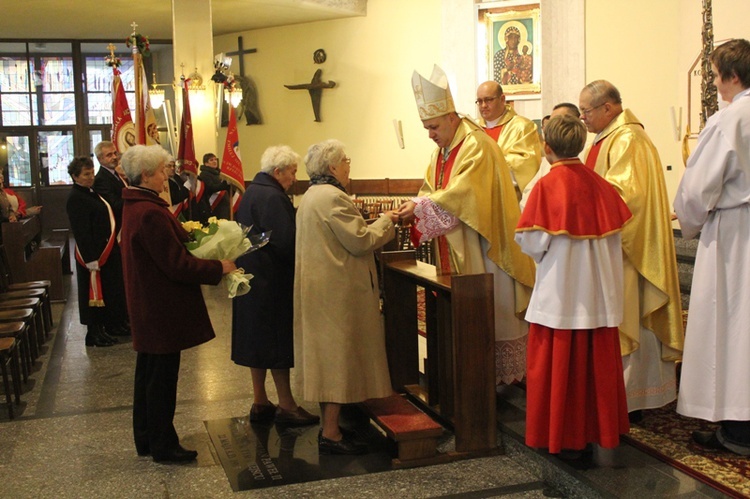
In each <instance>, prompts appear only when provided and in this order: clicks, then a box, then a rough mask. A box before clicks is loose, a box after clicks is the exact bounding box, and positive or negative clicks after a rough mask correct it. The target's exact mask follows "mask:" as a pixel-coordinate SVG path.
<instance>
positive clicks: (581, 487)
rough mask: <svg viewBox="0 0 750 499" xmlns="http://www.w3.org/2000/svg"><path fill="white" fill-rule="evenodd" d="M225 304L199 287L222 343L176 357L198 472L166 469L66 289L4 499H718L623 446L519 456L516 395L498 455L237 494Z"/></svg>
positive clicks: (9, 453) (20, 419)
mask: <svg viewBox="0 0 750 499" xmlns="http://www.w3.org/2000/svg"><path fill="white" fill-rule="evenodd" d="M66 279H67V281H68V285H69V286H73V285H74V283H73V282H72V281H73V280H72V279H70V277H67V278H66ZM222 293H223V289H222V288H210V287H207V288H204V294H205V296H206V301H207V304H208V306H209V311H210V313H211V317H212V321H213V324H214V327H215V329H216V332H217V338H216V339H214V340H213V341H211V342H209V343H207V344H205V345H202V346H200V347H197V348H194V349H191V350H188V351H186V352H183V355H182V363H181V371H180V384H179V390H178V404H177V414H176V417H175V424H176V427H177V429H178V432H179V434H180V437H181V440H182V443H183V445H184V446H185V447H187V448H194V449H197V450H198V451H199V456H198V461H197V463H193V464H189V465H182V466H180V465H162V464H157V463H154V462H153V461H152V460H151V459H150V458H148V457H138V456H137V455H136V453H135V449H134V447H133V442H132V434H131V409H132V402H131V398H132V384H133V370H134V363H135V353H134V352H133V350H132V346H131V345H130V344H129V343H124V344H120V345H117V346H114V347H111V348H87V347H85V346H84V342H83V339H84V328H83V327H82V326H81V325H80V324H79V323H78V312H77V304H76V303H75V292H74V291H73V290H69V292H68V296H69V297H71V299H70V300H69V301H68V302H67V303H66V304H56V305H54V312H55V316H56V326H57V327H56V330H55V331H54V334H53V336H52V338H51V339H50V340H49V341H48V342H47V344H46V345H45V349H44V353H43V355H42V357H41V358H40V361H39V362H38V363H37V367H36V370H35V371H34V372H33V373H32V376H31V380H30V383H29V385H27V386H26V387H25V392H24V393H23V394H22V400H23V405H22V406H21V407H20V411H19V412H20V414H19V415H18V416H17V418H16V419H15V420H13V421H8V419H7V414H6V412H5V409H4V408H2V409H0V442H1V443H0V497H13V498H27V497H28V498H32V497H33V498H39V497H50V498H52V497H54V498H65V497H117V498H119V497H128V498H129V497H190V498H192V497H393V498H395V497H440V496H452V497H467V498H468V497H545V496H555V497H563V496H565V497H582V496H588V497H657V496H658V497H706V496H708V497H720V494H718V493H716V492H714V491H713V490H711V489H708V488H707V487H705V486H703V485H701V484H699V483H698V482H696V481H694V480H692V479H690V478H689V477H687V476H686V475H684V474H682V473H680V472H678V471H676V470H674V469H672V468H670V467H668V466H665V465H663V464H661V463H659V462H658V461H655V460H653V459H651V458H649V457H647V456H644V455H643V454H642V453H640V452H638V451H636V450H635V449H632V448H630V447H622V448H621V449H618V452H617V453H615V454H614V455H607V456H603V457H602V459H603V460H604V461H610V463H609V465H613V466H614V467H610V466H607V467H602V466H599V465H592V467H590V468H589V469H585V470H576V469H573V468H571V467H569V466H568V465H567V464H565V463H561V462H558V461H557V460H555V459H551V458H549V456H546V455H544V454H543V453H539V452H534V451H531V450H529V449H527V448H525V447H524V446H523V445H521V444H520V443H519V440H518V439H519V437H520V435H522V434H523V423H522V420H523V413H522V408H523V397H522V395H521V394H520V393H518V392H517V391H513V390H510V391H508V392H507V393H505V394H504V395H503V400H504V402H502V403H501V406H500V409H501V410H500V411H499V414H500V418H501V420H502V424H501V429H502V431H503V432H504V433H505V434H504V435H502V436H501V439H502V442H501V446H502V448H503V449H505V451H506V452H507V453H506V454H505V455H501V456H496V457H489V458H482V459H473V460H468V461H459V462H454V463H451V464H446V465H438V466H431V467H425V468H418V469H412V470H398V471H387V472H383V473H373V474H367V475H361V476H356V477H347V478H339V479H330V480H323V481H317V482H308V483H302V484H295V485H287V486H281V487H275V488H270V489H262V490H258V491H246V492H237V493H235V492H233V491H232V489H231V487H230V485H229V481H228V479H227V476H226V474H225V473H224V470H223V468H222V467H221V466H220V465H219V461H218V459H217V457H216V456H217V454H216V452H215V450H214V448H213V446H212V444H211V442H210V439H209V436H208V434H207V432H206V428H205V424H204V421H206V420H218V419H225V418H233V417H238V416H243V415H245V414H247V412H248V410H249V407H250V403H251V402H250V400H251V384H250V373H249V370H248V369H247V368H244V367H239V366H236V365H235V364H234V363H232V362H231V360H230V359H229V352H230V341H231V334H230V321H231V304H230V302H229V300H227V299H226V298H224V297H223V296H222ZM268 385H269V386H268V387H269V391H270V392H271V394H272V396H273V383H271V382H270V380H269V383H268ZM305 405H307V406H308V408H309V409H311V410H313V409H314V408H313V407H312V406H310V405H309V404H305Z"/></svg>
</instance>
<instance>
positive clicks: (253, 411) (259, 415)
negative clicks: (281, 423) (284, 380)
mask: <svg viewBox="0 0 750 499" xmlns="http://www.w3.org/2000/svg"><path fill="white" fill-rule="evenodd" d="M275 417H276V406H275V405H273V404H271V403H268V404H253V405H252V407H250V422H251V423H270V422H272V421H273V418H275Z"/></svg>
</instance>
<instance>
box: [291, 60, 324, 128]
mask: <svg viewBox="0 0 750 499" xmlns="http://www.w3.org/2000/svg"><path fill="white" fill-rule="evenodd" d="M322 74H323V70H322V69H318V70H317V71H315V76H313V78H312V81H311V82H310V83H303V84H300V85H284V86H285V87H286V88H288V89H289V90H307V91H308V92H310V100H311V101H312V107H313V113H315V121H320V98H321V97H322V96H323V89H324V88H333V87H335V86H336V82H335V81H323V78H322V77H321V75H322Z"/></svg>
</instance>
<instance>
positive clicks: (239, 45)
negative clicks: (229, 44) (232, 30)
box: [226, 36, 258, 76]
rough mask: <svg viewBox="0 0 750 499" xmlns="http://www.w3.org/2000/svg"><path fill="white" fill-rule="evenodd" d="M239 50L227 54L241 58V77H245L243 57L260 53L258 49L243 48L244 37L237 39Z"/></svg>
mask: <svg viewBox="0 0 750 499" xmlns="http://www.w3.org/2000/svg"><path fill="white" fill-rule="evenodd" d="M237 47H238V48H237V50H236V51H235V52H227V53H226V54H227V55H238V56H240V57H239V59H240V76H245V58H244V57H243V56H244V55H245V54H254V53H256V52H257V51H258V49H247V50H245V48H244V47H243V46H242V37H241V36H238V37H237Z"/></svg>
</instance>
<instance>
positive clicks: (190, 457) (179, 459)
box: [153, 445, 198, 463]
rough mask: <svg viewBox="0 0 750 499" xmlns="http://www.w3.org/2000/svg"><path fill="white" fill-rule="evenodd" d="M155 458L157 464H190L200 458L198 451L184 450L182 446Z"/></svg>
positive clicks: (155, 455) (156, 455)
mask: <svg viewBox="0 0 750 499" xmlns="http://www.w3.org/2000/svg"><path fill="white" fill-rule="evenodd" d="M153 456H154V461H155V462H157V463H188V462H190V461H195V459H196V458H197V457H198V451H194V450H187V449H183V448H182V446H181V445H178V446H177V448H176V449H172V450H170V451H167V452H165V453H163V454H154V455H153Z"/></svg>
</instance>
